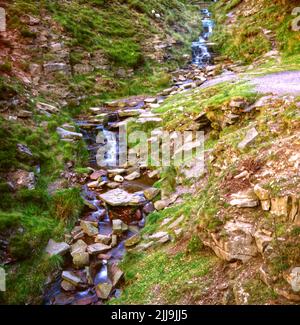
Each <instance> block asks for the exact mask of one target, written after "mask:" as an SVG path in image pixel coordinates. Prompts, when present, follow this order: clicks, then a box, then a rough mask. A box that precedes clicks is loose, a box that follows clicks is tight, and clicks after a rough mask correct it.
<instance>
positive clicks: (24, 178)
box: [8, 169, 35, 190]
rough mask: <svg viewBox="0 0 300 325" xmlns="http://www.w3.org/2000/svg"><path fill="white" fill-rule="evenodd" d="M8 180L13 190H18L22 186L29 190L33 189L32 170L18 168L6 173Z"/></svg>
mask: <svg viewBox="0 0 300 325" xmlns="http://www.w3.org/2000/svg"><path fill="white" fill-rule="evenodd" d="M8 180H9V182H11V184H12V187H13V189H15V190H20V189H22V188H27V189H29V190H33V189H35V175H34V173H33V172H28V171H26V170H22V169H18V170H17V171H15V172H12V173H9V174H8Z"/></svg>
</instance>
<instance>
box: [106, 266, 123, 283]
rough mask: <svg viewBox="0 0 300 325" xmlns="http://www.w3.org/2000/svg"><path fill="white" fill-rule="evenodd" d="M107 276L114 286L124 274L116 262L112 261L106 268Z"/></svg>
mask: <svg viewBox="0 0 300 325" xmlns="http://www.w3.org/2000/svg"><path fill="white" fill-rule="evenodd" d="M108 272H109V278H110V279H111V282H112V285H113V287H116V286H117V285H118V284H119V282H120V281H121V280H122V278H123V276H124V272H123V271H122V270H120V268H119V267H118V265H117V264H116V263H113V264H111V265H110V266H109V268H108Z"/></svg>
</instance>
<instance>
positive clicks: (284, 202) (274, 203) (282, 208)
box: [271, 196, 288, 217]
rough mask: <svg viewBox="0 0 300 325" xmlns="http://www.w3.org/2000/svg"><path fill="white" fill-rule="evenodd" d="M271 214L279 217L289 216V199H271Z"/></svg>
mask: <svg viewBox="0 0 300 325" xmlns="http://www.w3.org/2000/svg"><path fill="white" fill-rule="evenodd" d="M271 213H272V214H273V215H275V216H277V217H282V216H284V217H287V216H288V197H287V196H283V197H277V198H272V199H271Z"/></svg>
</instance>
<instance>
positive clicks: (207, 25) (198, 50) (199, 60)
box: [192, 9, 214, 67]
mask: <svg viewBox="0 0 300 325" xmlns="http://www.w3.org/2000/svg"><path fill="white" fill-rule="evenodd" d="M201 14H202V20H201V22H202V33H201V35H200V37H199V39H198V41H196V42H193V43H192V63H193V64H195V65H198V66H200V67H202V66H205V65H207V64H209V63H210V62H211V59H212V57H211V53H210V51H209V48H208V39H209V38H210V36H211V35H212V33H213V27H214V21H213V20H212V19H211V18H210V16H211V15H210V12H209V11H208V10H207V9H202V10H201Z"/></svg>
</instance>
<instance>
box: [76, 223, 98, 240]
mask: <svg viewBox="0 0 300 325" xmlns="http://www.w3.org/2000/svg"><path fill="white" fill-rule="evenodd" d="M97 225H98V224H97V222H90V221H84V220H81V222H80V227H81V229H82V231H83V232H84V233H85V234H87V235H88V236H90V237H93V236H95V235H98V233H99V230H98V228H97Z"/></svg>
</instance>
